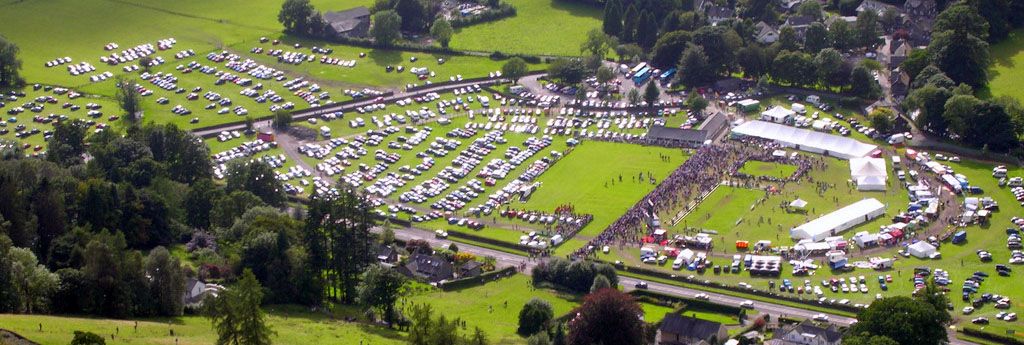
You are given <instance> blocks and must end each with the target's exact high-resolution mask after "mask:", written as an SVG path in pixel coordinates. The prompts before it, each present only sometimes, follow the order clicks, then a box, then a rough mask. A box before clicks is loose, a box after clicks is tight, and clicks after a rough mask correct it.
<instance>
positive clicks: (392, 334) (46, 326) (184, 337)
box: [0, 306, 406, 345]
mask: <svg viewBox="0 0 1024 345" xmlns="http://www.w3.org/2000/svg"><path fill="white" fill-rule="evenodd" d="M266 311H267V315H268V321H269V325H270V327H271V328H272V329H273V331H274V332H276V334H275V335H274V336H273V337H272V338H271V339H272V340H273V341H274V342H275V343H278V344H339V345H343V344H344V345H347V344H358V343H359V342H360V341H365V342H367V343H369V344H375V345H400V344H405V343H406V342H405V336H404V335H403V334H402V333H399V332H397V331H392V330H388V329H385V328H382V327H376V326H370V325H366V324H360V323H346V322H341V321H337V320H332V319H330V318H328V317H327V316H326V315H324V314H318V313H311V312H309V311H308V310H307V309H304V308H302V307H296V306H271V307H268V308H266ZM135 321H136V320H113V319H101V318H88V317H74V316H71V317H64V316H42V315H11V314H0V328H4V329H8V330H11V331H14V332H16V333H18V334H21V335H22V336H24V337H26V338H28V339H29V340H32V341H35V342H38V343H40V344H43V345H65V344H68V343H70V342H71V338H73V337H74V331H88V332H93V333H96V334H99V335H100V336H103V337H105V338H106V341H107V344H109V345H122V344H124V345H127V344H154V345H155V344H166V345H171V344H180V345H206V344H213V343H214V341H216V339H217V333H216V332H215V331H214V329H213V327H212V326H211V324H210V322H209V321H208V320H207V319H206V318H203V317H201V316H183V317H178V318H173V319H142V320H138V321H139V326H138V331H136V330H135V329H134V326H135ZM40 324H42V326H43V331H42V332H40V331H39V325H40ZM171 330H174V336H171V335H170V332H171ZM111 334H114V338H113V339H111V337H110V335H111ZM176 340H177V341H176Z"/></svg>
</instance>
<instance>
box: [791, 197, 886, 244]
mask: <svg viewBox="0 0 1024 345" xmlns="http://www.w3.org/2000/svg"><path fill="white" fill-rule="evenodd" d="M882 213H885V205H884V204H882V202H881V201H878V199H875V198H870V199H864V200H861V201H858V202H855V203H853V204H850V205H848V206H846V207H843V208H841V209H838V210H835V211H833V212H832V213H829V214H826V215H824V216H821V217H820V218H818V219H815V220H812V221H810V222H807V223H806V224H803V225H800V226H798V227H795V228H793V229H791V230H789V236H790V237H792V238H794V239H798V240H802V239H810V240H812V241H815V242H817V241H821V240H824V239H825V238H826V237H829V236H835V235H836V234H838V233H840V232H842V231H843V230H846V229H849V228H852V227H854V226H857V225H859V224H861V223H864V222H867V221H869V220H871V219H872V218H875V217H878V216H881V215H882Z"/></svg>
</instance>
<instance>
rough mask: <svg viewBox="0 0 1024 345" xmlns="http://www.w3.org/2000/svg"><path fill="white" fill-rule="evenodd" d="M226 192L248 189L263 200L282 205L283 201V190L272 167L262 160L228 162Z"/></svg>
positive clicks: (270, 203)
mask: <svg viewBox="0 0 1024 345" xmlns="http://www.w3.org/2000/svg"><path fill="white" fill-rule="evenodd" d="M226 175H227V189H226V191H227V192H229V193H230V192H233V191H238V190H244V191H248V192H250V193H253V194H255V195H256V196H258V197H260V199H261V200H263V202H265V203H267V204H269V205H273V206H282V205H284V202H285V197H284V190H282V189H281V184H280V183H279V182H278V181H277V178H275V176H276V175H275V174H274V169H273V168H271V167H270V165H268V164H267V163H265V162H263V161H259V160H257V161H253V162H237V161H233V162H231V163H229V164H228V169H227V174H226Z"/></svg>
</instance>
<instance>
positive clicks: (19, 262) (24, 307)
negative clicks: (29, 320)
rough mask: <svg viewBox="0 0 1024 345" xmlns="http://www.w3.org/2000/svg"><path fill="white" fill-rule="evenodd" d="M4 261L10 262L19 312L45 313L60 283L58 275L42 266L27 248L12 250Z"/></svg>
mask: <svg viewBox="0 0 1024 345" xmlns="http://www.w3.org/2000/svg"><path fill="white" fill-rule="evenodd" d="M3 261H7V262H10V265H11V272H12V275H11V278H12V282H13V283H14V291H15V293H16V295H17V297H18V307H17V311H18V312H20V313H28V314H32V313H34V312H36V311H45V310H46V309H47V306H48V305H49V303H50V302H49V298H50V294H52V293H53V292H54V291H55V290H57V284H58V283H59V282H60V281H59V280H58V278H57V275H56V274H54V273H51V272H50V271H49V270H47V269H46V266H43V265H40V264H39V260H37V259H36V255H35V254H34V253H32V251H31V250H28V249H26V248H16V247H15V248H11V249H10V251H9V252H8V253H7V257H5V258H4V259H3Z"/></svg>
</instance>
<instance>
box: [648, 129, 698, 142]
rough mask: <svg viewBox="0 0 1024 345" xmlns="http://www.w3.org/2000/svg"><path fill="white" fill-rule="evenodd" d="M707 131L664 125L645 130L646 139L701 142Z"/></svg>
mask: <svg viewBox="0 0 1024 345" xmlns="http://www.w3.org/2000/svg"><path fill="white" fill-rule="evenodd" d="M707 137H708V133H707V132H706V131H702V130H697V129H680V128H673V127H665V126H653V127H651V129H650V130H648V131H647V137H646V138H647V139H648V140H669V141H685V142H698V143H703V142H704V140H707Z"/></svg>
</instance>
